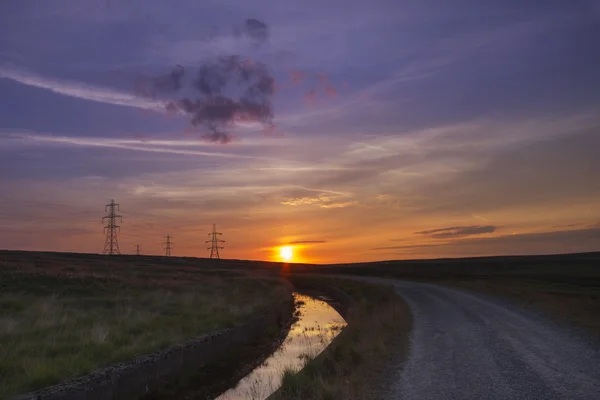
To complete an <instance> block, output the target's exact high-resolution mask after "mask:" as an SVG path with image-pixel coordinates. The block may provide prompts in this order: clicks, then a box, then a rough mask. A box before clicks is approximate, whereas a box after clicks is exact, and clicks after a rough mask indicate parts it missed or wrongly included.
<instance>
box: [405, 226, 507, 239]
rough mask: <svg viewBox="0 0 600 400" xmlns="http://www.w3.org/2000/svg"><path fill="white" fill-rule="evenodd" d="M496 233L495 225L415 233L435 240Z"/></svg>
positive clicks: (454, 227)
mask: <svg viewBox="0 0 600 400" xmlns="http://www.w3.org/2000/svg"><path fill="white" fill-rule="evenodd" d="M495 231H496V227H495V226H493V225H487V226H479V225H472V226H453V227H449V228H438V229H431V230H426V231H420V232H415V235H424V236H429V237H431V238H435V239H448V238H458V237H464V236H472V235H482V234H485V233H493V232H495Z"/></svg>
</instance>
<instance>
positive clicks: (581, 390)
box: [383, 280, 600, 400]
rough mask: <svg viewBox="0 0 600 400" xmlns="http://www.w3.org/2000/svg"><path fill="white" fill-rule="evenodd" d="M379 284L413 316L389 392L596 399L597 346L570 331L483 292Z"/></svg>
mask: <svg viewBox="0 0 600 400" xmlns="http://www.w3.org/2000/svg"><path fill="white" fill-rule="evenodd" d="M383 282H385V283H386V284H389V283H390V282H394V285H395V287H396V290H397V291H398V293H399V294H400V295H402V296H403V298H404V299H405V300H406V302H407V303H408V305H409V306H410V308H411V311H412V313H413V316H414V322H413V331H412V333H411V338H410V339H411V348H410V353H409V357H408V359H407V360H406V362H405V363H404V365H403V366H402V368H401V370H399V372H398V380H397V382H396V384H395V385H394V387H393V388H392V390H391V393H390V398H392V399H403V400H417V399H419V400H423V399H436V400H440V399H478V400H482V399H524V400H525V399H544V400H550V399H570V400H576V399H590V400H599V399H600V350H599V349H598V348H595V347H594V346H593V345H591V344H590V343H587V342H586V341H584V340H583V339H581V338H579V337H578V336H577V335H575V334H574V333H572V332H570V331H568V330H566V329H564V328H562V327H559V326H556V325H554V324H552V323H550V322H549V321H547V320H545V319H543V318H541V317H539V316H536V315H534V314H533V313H528V312H526V311H523V310H519V309H516V308H515V307H513V306H511V305H508V304H505V303H503V302H502V301H500V300H495V299H492V298H488V297H486V296H483V295H476V294H470V293H466V292H462V291H459V290H454V289H450V288H445V287H440V286H436V285H431V284H424V283H413V282H404V281H388V280H386V281H383ZM599 318H600V316H599Z"/></svg>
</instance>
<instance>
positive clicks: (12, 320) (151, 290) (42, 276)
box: [0, 256, 287, 398]
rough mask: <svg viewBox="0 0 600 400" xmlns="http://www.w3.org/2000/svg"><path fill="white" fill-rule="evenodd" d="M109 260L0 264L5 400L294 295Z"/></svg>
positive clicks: (251, 279)
mask: <svg viewBox="0 0 600 400" xmlns="http://www.w3.org/2000/svg"><path fill="white" fill-rule="evenodd" d="M106 258H111V260H107V263H109V264H108V265H107V267H106V268H105V269H104V270H102V269H100V268H96V270H93V268H94V267H90V266H89V265H88V264H87V263H86V258H85V256H82V257H80V258H79V259H77V258H75V259H73V258H72V257H71V258H69V259H63V258H60V257H59V256H55V257H53V258H48V259H47V263H48V267H47V268H44V260H36V262H35V266H34V267H31V260H29V259H22V260H18V259H15V258H12V259H10V260H6V259H4V260H3V259H0V343H2V345H1V346H0V398H5V397H8V396H11V395H14V394H17V393H22V392H27V391H31V390H36V389H40V388H43V387H46V386H49V385H52V384H55V383H58V382H60V381H62V380H65V379H70V378H74V377H77V376H81V375H84V374H86V373H89V372H91V371H93V370H95V369H98V368H101V367H105V366H108V365H111V364H114V363H118V362H123V361H128V360H131V359H133V358H134V357H135V356H137V355H141V354H146V353H150V352H153V351H157V350H160V349H163V348H165V347H168V346H170V345H173V344H176V343H179V342H182V341H185V340H187V339H191V338H194V337H197V336H199V335H201V334H203V333H207V332H210V331H213V330H216V329H220V328H225V327H228V326H232V325H235V324H238V323H241V322H243V321H244V320H246V319H248V318H249V317H250V316H251V315H253V314H255V313H257V312H260V311H262V310H264V309H266V308H267V307H268V306H269V305H271V304H273V302H274V301H275V300H280V299H283V298H284V296H285V294H286V292H287V290H286V289H285V287H284V286H283V285H282V282H281V281H279V280H278V279H274V278H269V277H267V276H256V275H254V274H249V273H245V272H243V271H239V272H236V271H225V270H223V271H212V270H207V271H202V269H198V268H196V269H191V268H188V269H186V267H178V266H177V265H169V262H168V261H167V260H164V259H163V260H158V261H157V260H155V261H153V262H150V261H151V260H150V259H145V260H144V261H143V262H142V264H141V265H136V266H135V267H133V268H131V269H129V268H124V267H121V268H120V269H119V259H118V257H114V258H112V257H106ZM97 262H98V261H97ZM99 262H102V261H99ZM169 267H171V268H172V269H169ZM144 271H145V272H146V273H143V272H144Z"/></svg>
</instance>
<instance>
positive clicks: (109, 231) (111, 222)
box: [102, 200, 123, 255]
mask: <svg viewBox="0 0 600 400" xmlns="http://www.w3.org/2000/svg"><path fill="white" fill-rule="evenodd" d="M115 209H117V210H119V205H118V204H116V203H115V201H114V200H111V201H110V203H108V204H107V205H106V206H105V207H104V211H106V212H108V215H107V216H105V217H102V223H104V220H108V223H107V225H106V226H105V227H104V232H105V233H106V240H105V241H104V252H103V253H104V254H108V255H113V254H121V252H120V251H119V243H118V242H117V230H119V231H120V230H121V227H120V226H119V225H117V224H116V220H117V218H119V219H120V220H121V222H123V217H122V216H121V215H117V214H115Z"/></svg>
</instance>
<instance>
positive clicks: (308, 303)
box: [217, 293, 346, 400]
mask: <svg viewBox="0 0 600 400" xmlns="http://www.w3.org/2000/svg"><path fill="white" fill-rule="evenodd" d="M294 300H295V303H296V310H298V311H299V312H300V315H299V317H298V320H297V321H296V322H294V324H293V325H292V326H291V327H290V330H289V332H288V335H287V336H286V338H285V340H284V341H283V343H282V345H281V346H280V347H279V348H278V349H277V350H276V351H275V352H274V353H273V354H272V355H271V356H270V357H269V358H268V359H267V360H266V361H265V362H264V363H263V364H262V365H260V366H259V367H257V368H256V369H254V371H252V372H251V373H250V374H248V375H247V376H246V377H245V378H243V379H242V380H240V381H239V382H238V384H237V386H236V387H235V388H233V389H230V390H228V391H226V392H225V393H223V394H222V395H220V396H219V397H217V400H242V399H243V400H246V399H252V400H262V399H266V398H267V397H268V396H269V395H270V394H271V393H273V392H274V391H275V390H277V388H278V387H279V385H280V384H281V375H282V373H283V371H284V370H286V369H292V370H295V371H299V370H300V369H302V367H303V366H304V365H305V363H306V362H307V360H309V359H312V358H314V357H316V356H317V355H318V354H319V353H321V352H322V351H323V350H324V349H325V348H326V347H327V346H328V345H329V343H331V341H332V340H333V339H334V338H335V337H336V336H337V335H339V334H340V332H341V330H342V328H343V327H344V326H346V321H344V319H343V318H342V317H341V316H340V315H339V314H338V312H337V311H336V310H335V309H333V308H332V307H331V306H330V305H329V304H327V303H326V302H325V301H323V300H319V299H315V298H313V297H310V296H305V295H302V294H299V293H294Z"/></svg>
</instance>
